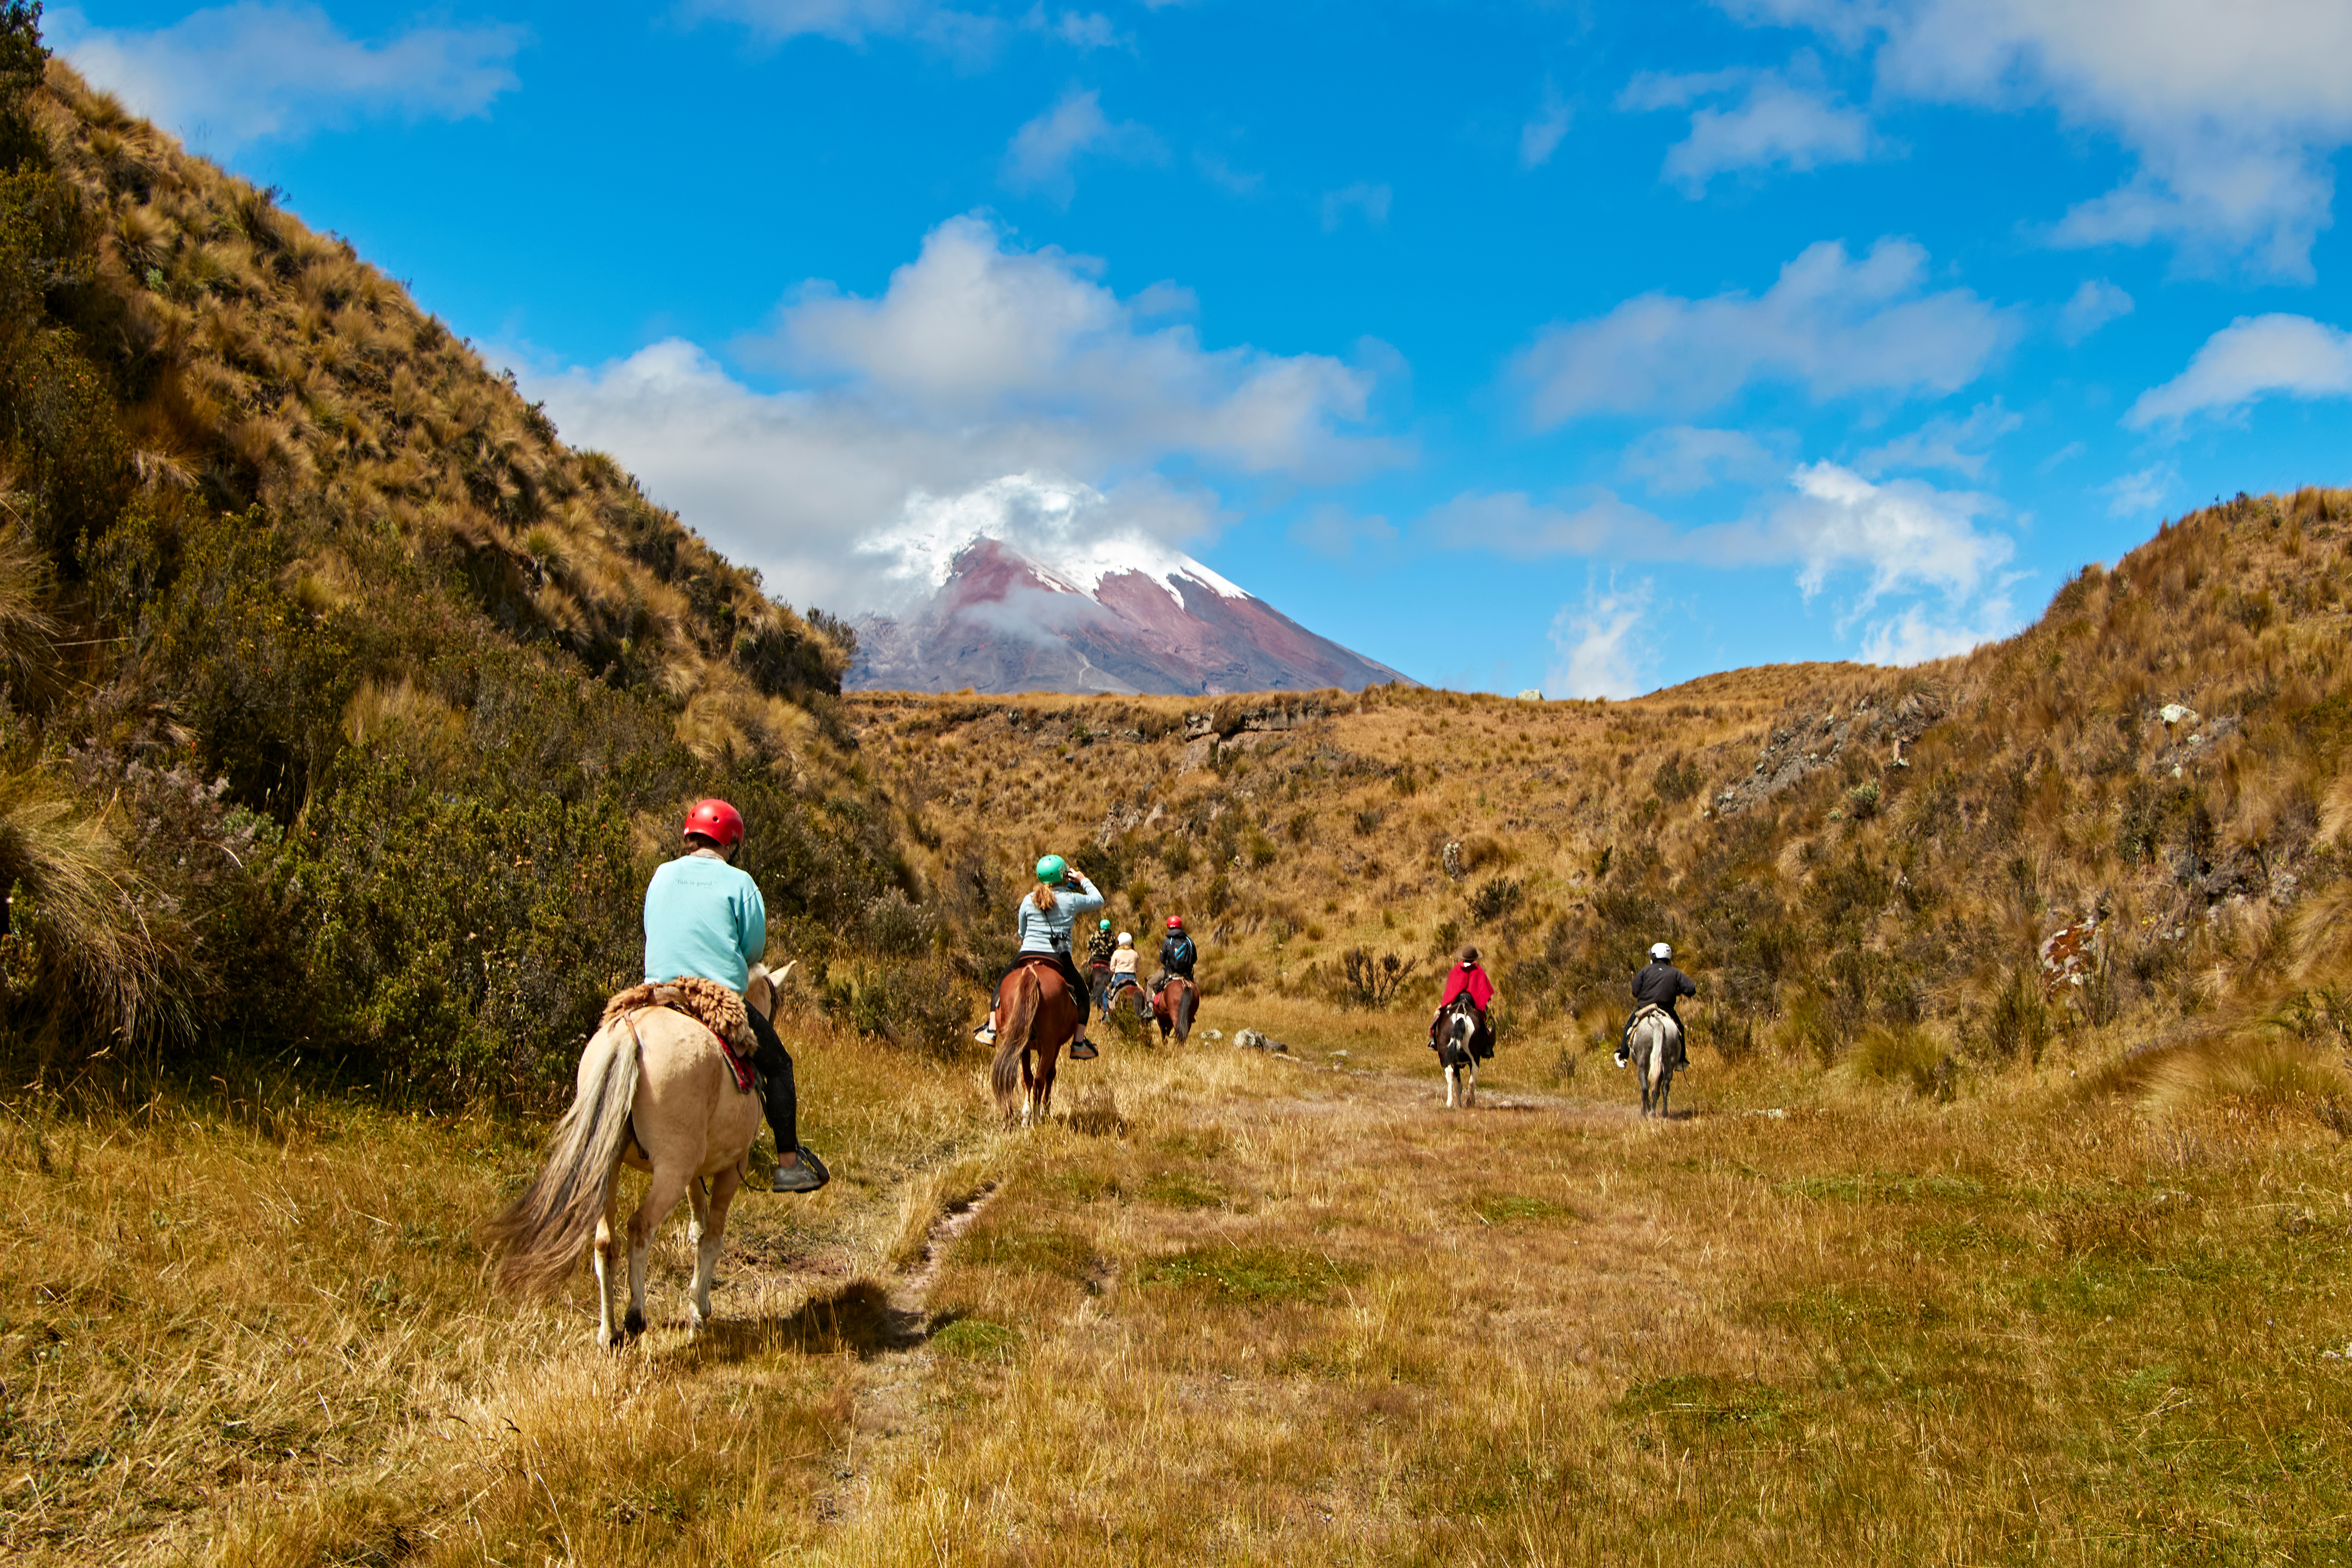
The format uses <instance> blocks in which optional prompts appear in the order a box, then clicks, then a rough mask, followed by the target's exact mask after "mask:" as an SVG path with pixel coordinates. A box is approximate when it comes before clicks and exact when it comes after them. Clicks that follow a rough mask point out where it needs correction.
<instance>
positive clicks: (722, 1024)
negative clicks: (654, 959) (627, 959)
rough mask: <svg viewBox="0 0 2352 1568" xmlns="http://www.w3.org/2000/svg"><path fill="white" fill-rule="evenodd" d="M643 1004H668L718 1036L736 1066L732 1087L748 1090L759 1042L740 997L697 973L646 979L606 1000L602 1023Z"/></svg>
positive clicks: (730, 1065) (729, 1062) (669, 1007)
mask: <svg viewBox="0 0 2352 1568" xmlns="http://www.w3.org/2000/svg"><path fill="white" fill-rule="evenodd" d="M643 1007H667V1008H668V1009H669V1010H670V1011H671V1012H673V1013H683V1014H685V1015H686V1016H688V1017H689V1018H691V1019H693V1020H694V1021H695V1022H696V1023H698V1024H699V1025H701V1026H703V1027H704V1028H706V1029H708V1030H709V1031H710V1032H711V1033H712V1034H714V1035H716V1036H718V1037H719V1045H721V1046H722V1047H725V1048H726V1051H727V1065H728V1066H729V1067H730V1068H734V1069H735V1087H736V1088H737V1089H741V1090H742V1091H743V1092H744V1093H746V1094H749V1093H750V1092H751V1055H752V1053H753V1052H754V1051H757V1050H758V1049H759V1048H760V1042H759V1041H758V1039H756V1038H755V1037H753V1036H752V1034H751V1019H750V1017H749V1016H747V1015H746V1014H745V1013H744V1011H743V998H742V997H740V996H739V995H737V994H735V993H734V992H732V991H730V990H729V989H728V988H727V987H726V986H724V985H721V984H719V982H717V981H716V980H704V979H701V978H700V977H698V976H689V977H688V978H687V979H684V980H665V981H663V982H661V983H660V984H653V983H651V982H647V983H646V984H641V985H632V986H630V987H629V988H628V989H627V990H626V991H624V992H622V993H621V994H619V995H617V996H615V997H614V998H613V999H612V1000H611V1001H610V1002H607V1003H605V1004H604V1023H605V1024H609V1023H611V1022H612V1021H613V1020H614V1019H615V1018H620V1017H625V1016H627V1015H629V1014H631V1013H634V1012H635V1011H637V1010H638V1009H639V1008H643ZM600 1027H601V1025H600Z"/></svg>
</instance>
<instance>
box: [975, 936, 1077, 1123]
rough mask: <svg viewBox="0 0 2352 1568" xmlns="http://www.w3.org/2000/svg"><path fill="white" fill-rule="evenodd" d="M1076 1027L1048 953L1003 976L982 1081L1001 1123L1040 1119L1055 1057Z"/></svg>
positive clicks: (1073, 1008)
mask: <svg viewBox="0 0 2352 1568" xmlns="http://www.w3.org/2000/svg"><path fill="white" fill-rule="evenodd" d="M1077 1033H1078V1005H1077V1003H1076V1000H1075V999H1073V998H1072V997H1071V995H1070V989H1069V984H1068V983H1067V982H1066V981H1065V980H1064V979H1063V978H1062V971H1061V967H1060V966H1059V965H1058V964H1056V963H1055V962H1054V961H1053V960H1052V959H1051V958H1047V957H1043V956H1041V957H1039V958H1038V959H1037V960H1036V961H1035V962H1034V963H1023V964H1022V965H1020V966H1019V967H1018V968H1016V969H1014V970H1013V973H1010V974H1008V975H1006V976H1005V977H1004V988H1003V992H1002V993H1001V994H999V995H998V997H997V1029H996V1060H995V1062H994V1063H993V1064H992V1066H991V1067H990V1068H989V1074H988V1081H989V1087H990V1088H991V1089H993V1090H995V1093H996V1108H997V1109H998V1110H1001V1111H1003V1113H1004V1124H1005V1125H1006V1126H1008V1127H1010V1126H1012V1125H1013V1123H1014V1122H1015V1121H1018V1122H1019V1123H1020V1124H1021V1125H1022V1126H1024V1127H1026V1126H1028V1125H1030V1124H1031V1123H1032V1122H1035V1121H1044V1120H1045V1116H1046V1113H1047V1111H1048V1110H1049V1108H1050V1107H1051V1106H1052V1104H1053V1100H1054V1067H1055V1062H1056V1061H1057V1060H1058V1059H1059V1058H1060V1057H1061V1055H1062V1047H1064V1046H1066V1045H1068V1044H1069V1043H1070V1042H1071V1041H1072V1040H1073V1039H1076V1037H1077ZM1032 1056H1034V1057H1035V1058H1036V1062H1035V1065H1034V1067H1033V1066H1032V1065H1031V1063H1030V1058H1031V1057H1032Z"/></svg>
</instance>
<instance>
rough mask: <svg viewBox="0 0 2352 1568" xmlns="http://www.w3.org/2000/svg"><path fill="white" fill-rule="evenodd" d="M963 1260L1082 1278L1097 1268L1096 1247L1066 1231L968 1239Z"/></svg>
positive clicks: (1002, 1233) (1004, 1233) (984, 1233)
mask: <svg viewBox="0 0 2352 1568" xmlns="http://www.w3.org/2000/svg"><path fill="white" fill-rule="evenodd" d="M962 1252H963V1259H962V1260H963V1261H964V1262H966V1263H974V1264H985V1265H987V1266H988V1267H989V1268H1007V1269H1012V1270H1014V1271H1016V1272H1019V1273H1024V1274H1056V1275H1060V1276H1062V1277H1063V1278H1065V1279H1085V1278H1086V1277H1087V1274H1088V1273H1090V1272H1091V1271H1092V1270H1093V1268H1094V1264H1095V1249H1094V1244H1093V1243H1092V1242H1090V1241H1088V1240H1087V1238H1086V1237H1082V1236H1079V1235H1076V1234H1075V1233H1074V1232H1071V1231H1066V1230H1026V1231H1016V1230H997V1229H994V1228H990V1229H986V1230H983V1231H982V1232H981V1233H980V1234H978V1235H976V1236H971V1237H966V1238H965V1239H964V1245H963V1248H962Z"/></svg>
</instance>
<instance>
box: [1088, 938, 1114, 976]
mask: <svg viewBox="0 0 2352 1568" xmlns="http://www.w3.org/2000/svg"><path fill="white" fill-rule="evenodd" d="M1114 952H1118V939H1117V938H1115V937H1113V936H1112V935H1111V934H1110V932H1108V931H1097V932H1095V934H1094V939H1093V940H1092V941H1090V942H1087V963H1088V964H1089V965H1093V964H1097V963H1099V964H1103V965H1105V966H1106V967H1108V964H1109V963H1110V955H1111V954H1112V953H1114Z"/></svg>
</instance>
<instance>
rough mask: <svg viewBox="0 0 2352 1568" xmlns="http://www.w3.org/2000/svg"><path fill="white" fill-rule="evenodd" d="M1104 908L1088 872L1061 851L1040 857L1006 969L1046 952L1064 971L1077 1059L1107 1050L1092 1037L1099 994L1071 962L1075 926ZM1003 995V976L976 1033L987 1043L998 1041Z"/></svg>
mask: <svg viewBox="0 0 2352 1568" xmlns="http://www.w3.org/2000/svg"><path fill="white" fill-rule="evenodd" d="M1055 889H1060V891H1058V892H1057V891H1056V890H1055ZM1102 907H1103V896H1102V894H1101V893H1099V892H1097V890H1096V889H1095V885H1094V884H1093V883H1092V882H1089V881H1087V878H1086V873H1084V872H1083V871H1080V870H1079V869H1077V868H1076V867H1074V866H1072V865H1071V864H1070V863H1069V862H1068V861H1066V860H1065V859H1063V858H1061V857H1060V856H1059V855H1048V856H1046V857H1045V858H1044V859H1042V860H1040V861H1038V862H1037V885H1036V886H1035V887H1034V888H1033V889H1030V890H1029V893H1028V895H1027V896H1026V897H1024V899H1023V900H1021V911H1020V915H1019V920H1020V922H1021V945H1020V947H1019V948H1018V949H1016V950H1015V952H1014V954H1013V963H1012V964H1011V965H1010V966H1009V967H1008V968H1007V969H1006V970H1005V971H1004V974H1005V976H1007V977H1009V976H1010V975H1011V974H1012V973H1013V970H1015V969H1018V968H1020V967H1021V965H1022V964H1024V963H1026V962H1028V960H1029V958H1030V957H1031V956H1032V955H1034V954H1044V955H1045V956H1046V957H1049V958H1051V959H1052V960H1053V961H1054V963H1055V967H1056V968H1058V969H1059V970H1060V971H1061V972H1062V983H1063V984H1065V985H1066V986H1068V987H1069V991H1070V1000H1071V1001H1072V1002H1074V1003H1076V1005H1077V1009H1078V1032H1077V1034H1076V1037H1073V1038H1072V1039H1071V1041H1070V1059H1071V1060H1072V1061H1079V1062H1084V1061H1092V1060H1093V1059H1094V1058H1096V1057H1097V1056H1098V1055H1100V1054H1101V1053H1100V1052H1098V1051H1097V1050H1096V1049H1095V1048H1094V1047H1093V1046H1091V1045H1089V1044H1088V1043H1087V1013H1088V1011H1089V1010H1090V1008H1091V1004H1092V1002H1093V1000H1094V999H1093V998H1092V997H1090V996H1088V995H1087V983H1086V982H1085V981H1084V980H1082V979H1080V978H1079V977H1078V966H1077V965H1076V963H1073V962H1072V961H1071V958H1070V931H1071V930H1072V929H1073V928H1074V927H1075V926H1076V924H1077V922H1078V921H1080V920H1081V919H1082V918H1084V917H1085V916H1087V915H1090V914H1092V913H1094V912H1095V911H1096V910H1098V909H1100V908H1102ZM1003 1000H1004V980H1003V978H1000V979H999V980H998V981H997V983H996V996H995V998H994V999H993V1000H992V1001H991V1002H990V1003H989V1005H988V1023H987V1025H986V1026H984V1027H982V1028H979V1029H976V1030H974V1031H973V1032H972V1038H973V1039H975V1040H978V1041H979V1042H980V1043H981V1044H982V1045H983V1046H992V1045H994V1044H996V1014H997V1009H998V1008H999V1006H1001V1005H1003Z"/></svg>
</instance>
